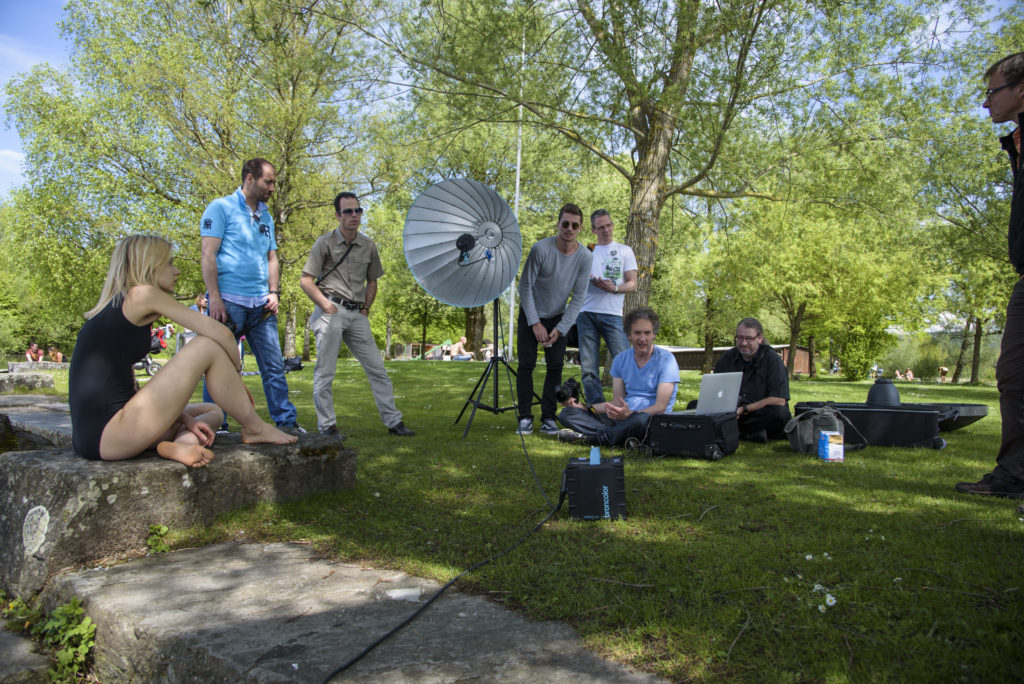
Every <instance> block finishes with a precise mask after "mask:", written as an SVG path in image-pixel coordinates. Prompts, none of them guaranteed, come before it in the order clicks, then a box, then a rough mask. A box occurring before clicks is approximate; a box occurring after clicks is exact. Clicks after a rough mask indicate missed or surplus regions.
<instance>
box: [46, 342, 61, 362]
mask: <svg viewBox="0 0 1024 684" xmlns="http://www.w3.org/2000/svg"><path fill="white" fill-rule="evenodd" d="M46 356H47V357H48V358H49V359H50V361H53V362H54V363H63V361H64V354H62V353H61V351H60V349H57V348H56V347H55V346H53V345H52V344H51V345H50V346H49V348H48V349H47V350H46Z"/></svg>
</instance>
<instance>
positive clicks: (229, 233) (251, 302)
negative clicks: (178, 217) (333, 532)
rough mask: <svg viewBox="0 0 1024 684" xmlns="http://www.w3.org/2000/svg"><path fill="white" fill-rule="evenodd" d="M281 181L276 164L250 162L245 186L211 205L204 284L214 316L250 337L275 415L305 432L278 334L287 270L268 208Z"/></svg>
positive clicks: (204, 230)
mask: <svg viewBox="0 0 1024 684" xmlns="http://www.w3.org/2000/svg"><path fill="white" fill-rule="evenodd" d="M276 182H277V172H276V171H275V169H274V166H273V165H272V164H271V163H270V162H268V161H267V160H265V159H259V158H257V159H250V160H249V161H247V162H245V164H243V165H242V185H241V187H240V188H238V189H237V190H235V192H233V193H232V194H230V195H228V196H226V197H221V198H219V199H215V200H214V201H212V202H210V206H208V207H207V208H206V211H205V212H203V218H202V221H201V222H200V225H199V234H200V236H201V237H202V268H203V282H204V283H205V284H206V290H207V294H208V298H209V309H208V311H209V315H210V316H212V317H213V318H216V319H217V320H218V321H221V322H222V323H224V324H225V325H226V326H228V328H230V329H231V331H232V332H233V333H234V334H235V339H238V338H240V337H242V336H243V335H244V336H245V339H246V341H247V342H248V343H249V347H250V348H251V349H252V353H253V355H254V356H255V357H256V363H257V364H258V365H259V368H260V375H261V376H262V380H263V392H264V394H266V397H267V408H268V409H269V411H270V417H271V418H272V419H273V420H274V422H275V423H277V425H278V426H280V427H291V428H296V429H298V430H300V431H302V429H301V428H299V426H298V423H297V422H296V419H297V412H296V410H295V406H294V405H293V404H292V402H291V401H290V400H289V399H288V381H287V380H285V376H284V360H283V358H282V356H281V340H280V338H279V337H278V333H277V308H278V304H279V301H280V297H281V290H280V287H281V267H280V263H279V262H278V260H277V241H276V240H275V239H274V219H273V218H271V216H270V212H269V211H268V208H267V204H266V202H267V200H268V199H270V195H271V194H272V193H273V192H274V185H275V183H276ZM204 394H205V393H204Z"/></svg>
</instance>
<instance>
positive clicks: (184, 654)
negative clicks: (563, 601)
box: [0, 395, 665, 684]
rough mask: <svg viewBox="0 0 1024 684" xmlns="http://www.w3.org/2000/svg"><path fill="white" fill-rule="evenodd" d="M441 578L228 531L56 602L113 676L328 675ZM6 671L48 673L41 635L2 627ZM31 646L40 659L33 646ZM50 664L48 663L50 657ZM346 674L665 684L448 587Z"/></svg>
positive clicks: (64, 584)
mask: <svg viewBox="0 0 1024 684" xmlns="http://www.w3.org/2000/svg"><path fill="white" fill-rule="evenodd" d="M66 410H67V409H66V404H61V403H60V402H55V401H54V400H53V399H52V398H51V397H46V396H35V397H33V396H31V395H9V396H0V413H6V414H7V415H9V416H10V418H11V422H12V424H13V425H15V426H16V427H18V428H19V429H22V430H27V431H31V432H33V433H35V434H40V435H49V436H51V437H52V436H59V439H62V440H64V443H69V442H70V424H69V422H68V421H67V414H66ZM438 588H439V585H437V584H436V583H434V582H431V581H428V580H424V579H420V578H416V577H412V576H409V575H406V574H404V573H401V572H395V571H390V570H379V569H375V568H372V567H368V566H362V565H351V564H342V563H336V562H333V561H330V560H327V559H323V558H320V557H318V556H316V554H314V553H313V552H312V551H311V550H310V549H309V548H308V547H307V546H304V545H302V544H287V543H281V544H252V543H225V544H215V545H212V546H207V547H204V548H200V549H191V550H186V551H179V552H175V553H170V554H160V555H155V556H149V557H147V558H143V559H140V560H135V561H129V562H126V563H123V564H121V565H117V566H112V567H106V568H94V569H87V570H82V571H78V572H74V573H67V574H64V575H59V576H58V577H57V578H55V579H54V581H53V583H52V585H51V587H50V588H49V589H48V590H47V592H46V599H47V602H48V603H49V604H51V605H53V604H55V602H60V603H63V602H65V601H67V600H69V599H70V597H71V596H78V597H80V598H82V599H83V600H84V604H85V608H86V612H87V614H88V615H89V616H90V617H92V619H93V620H95V621H96V623H97V625H98V630H97V640H96V641H97V645H96V665H95V673H96V675H97V676H98V678H99V681H101V682H118V681H136V682H181V681H202V682H253V683H260V684H264V683H267V684H269V683H275V682H301V683H304V682H320V681H323V678H324V677H325V676H326V675H327V674H328V673H329V672H331V671H332V670H333V669H335V668H336V667H338V666H339V665H341V664H342V663H343V662H345V661H347V660H348V659H349V658H351V657H353V656H354V655H356V654H357V653H359V652H360V651H361V650H362V649H364V648H365V647H366V646H368V645H370V644H371V643H373V642H374V641H376V640H377V639H378V638H379V637H380V636H382V635H383V634H384V633H385V632H387V631H388V630H390V629H391V628H393V627H395V626H397V625H398V624H399V623H400V622H402V621H403V620H405V619H406V618H407V617H408V616H409V615H410V614H411V613H412V612H413V611H414V610H415V609H416V608H417V607H418V606H419V605H421V604H422V602H424V601H426V600H427V599H429V597H430V596H431V595H432V594H433V593H434V592H435V591H436V590H437V589H438ZM3 637H4V638H3V639H2V640H0V682H8V681H11V682H35V681H40V682H41V681H45V676H43V677H42V678H40V675H41V673H42V671H41V670H40V663H39V661H38V658H36V659H32V658H31V656H32V654H31V653H30V646H29V645H27V644H28V642H27V641H25V640H23V639H21V638H20V637H13V636H12V635H10V634H3ZM26 658H27V659H26ZM44 669H45V668H44ZM332 681H336V682H396V683H398V682H403V683H404V682H414V683H418V682H423V683H427V682H429V683H431V684H433V683H447V682H460V683H461V682H498V681H500V682H512V683H516V682H523V683H524V684H525V683H527V682H528V683H529V684H534V683H535V682H545V683H548V682H550V683H555V684H558V683H562V682H564V683H566V684H568V683H570V682H572V683H576V682H595V683H602V682H608V683H612V682H616V683H617V682H625V683H633V682H636V683H644V684H648V683H656V682H663V681H665V680H661V679H658V678H656V677H652V676H650V675H646V674H642V673H638V672H635V671H633V670H630V669H629V668H626V667H623V666H621V665H618V664H616V663H613V662H610V661H607V660H604V659H602V658H600V657H598V656H596V655H594V654H593V653H591V652H589V651H587V650H586V649H585V648H584V647H583V645H582V642H581V640H580V638H579V636H578V635H577V634H576V633H575V632H574V631H573V630H572V629H571V628H570V627H569V626H567V625H565V624H563V623H553V622H536V621H532V620H528V619H526V618H524V617H522V616H521V615H519V614H517V613H515V612H513V611H509V610H506V609H503V608H501V607H499V606H497V605H495V604H493V603H491V602H489V601H487V600H485V599H483V598H478V597H473V596H468V595H465V594H462V593H461V592H459V591H458V590H457V589H455V588H453V589H449V590H448V591H447V592H446V593H445V594H444V595H443V596H442V597H441V598H440V599H439V600H438V601H436V602H435V603H434V604H433V605H431V606H430V607H429V608H427V610H426V611H425V612H424V613H423V614H422V615H421V616H420V617H419V618H418V619H416V620H415V621H414V622H413V623H412V624H410V625H409V626H407V627H406V628H404V629H403V630H401V631H400V632H398V633H397V634H395V635H394V636H393V637H391V638H390V639H389V640H388V641H386V642H385V643H384V644H383V645H381V646H380V647H378V648H377V649H376V650H375V651H373V652H372V653H370V654H369V655H367V656H366V657H365V658H363V659H362V660H361V661H360V662H358V663H356V664H355V665H354V666H353V667H352V668H350V669H349V670H347V671H345V672H344V673H342V674H340V675H339V676H338V677H336V678H335V679H334V680H332Z"/></svg>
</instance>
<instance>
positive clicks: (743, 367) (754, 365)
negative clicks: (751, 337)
mask: <svg viewBox="0 0 1024 684" xmlns="http://www.w3.org/2000/svg"><path fill="white" fill-rule="evenodd" d="M715 372H716V373H735V372H740V373H743V382H742V384H741V385H740V397H739V402H738V404H737V406H740V405H743V404H752V403H754V402H755V401H760V400H762V399H764V398H765V397H782V398H783V399H785V400H786V401H787V402H788V401H789V375H788V374H787V373H786V365H785V364H784V363H782V358H781V357H779V355H778V353H777V352H776V351H775V350H774V349H772V348H771V347H770V346H768V345H767V344H765V343H764V342H762V343H761V345H760V346H759V347H758V348H757V351H756V352H754V357H753V358H752V359H750V361H744V360H743V355H742V354H740V350H739V349H737V348H736V347H733V348H732V349H729V350H727V351H726V352H725V353H723V354H722V356H721V358H719V359H718V362H717V363H716V364H715Z"/></svg>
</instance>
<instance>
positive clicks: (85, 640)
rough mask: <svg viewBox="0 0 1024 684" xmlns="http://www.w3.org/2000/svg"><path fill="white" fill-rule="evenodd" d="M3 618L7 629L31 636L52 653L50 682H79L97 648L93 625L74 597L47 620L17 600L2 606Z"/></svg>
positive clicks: (79, 602) (94, 625)
mask: <svg viewBox="0 0 1024 684" xmlns="http://www.w3.org/2000/svg"><path fill="white" fill-rule="evenodd" d="M3 617H4V619H5V620H6V621H7V626H8V628H10V629H13V630H14V631H18V632H22V633H25V634H30V635H31V636H33V637H35V638H36V639H38V640H39V641H40V642H41V643H42V644H43V645H44V646H46V647H47V648H48V649H49V650H50V651H51V652H52V653H53V659H54V667H53V669H51V670H50V679H51V680H52V681H54V682H76V681H79V680H80V677H81V676H82V675H83V674H84V672H85V669H86V665H87V663H88V659H89V653H90V652H91V651H92V648H93V646H94V645H95V644H96V624H95V623H94V622H93V621H92V618H89V617H87V616H86V615H85V611H84V610H83V609H82V602H81V600H80V599H79V598H78V597H77V596H75V597H72V598H71V600H70V601H69V602H68V603H64V604H62V605H59V606H57V607H56V608H54V609H53V612H52V613H50V615H49V616H48V617H44V616H43V613H42V611H41V610H39V609H38V608H32V607H30V606H28V605H27V604H26V603H25V602H24V601H22V600H21V599H20V598H16V599H14V600H12V601H11V602H9V603H7V604H6V605H5V606H4V608H3Z"/></svg>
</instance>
